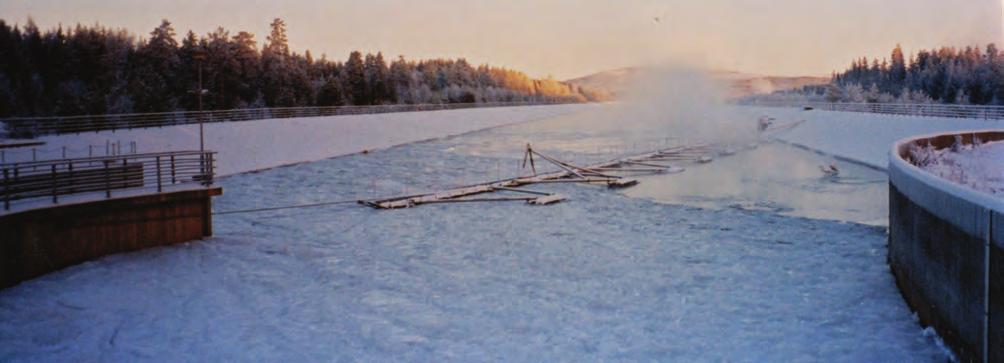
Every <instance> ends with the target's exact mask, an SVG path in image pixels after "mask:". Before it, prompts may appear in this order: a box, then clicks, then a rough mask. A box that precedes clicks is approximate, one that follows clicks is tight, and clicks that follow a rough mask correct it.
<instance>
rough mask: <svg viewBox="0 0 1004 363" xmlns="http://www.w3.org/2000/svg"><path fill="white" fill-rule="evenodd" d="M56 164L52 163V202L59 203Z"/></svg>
mask: <svg viewBox="0 0 1004 363" xmlns="http://www.w3.org/2000/svg"><path fill="white" fill-rule="evenodd" d="M56 189H57V186H56V164H52V203H59V200H58V199H57V198H56Z"/></svg>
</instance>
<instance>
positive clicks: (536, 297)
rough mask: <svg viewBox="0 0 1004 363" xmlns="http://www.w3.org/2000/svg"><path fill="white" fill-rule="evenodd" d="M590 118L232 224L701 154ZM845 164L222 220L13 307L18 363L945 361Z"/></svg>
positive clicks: (555, 123)
mask: <svg viewBox="0 0 1004 363" xmlns="http://www.w3.org/2000/svg"><path fill="white" fill-rule="evenodd" d="M584 118H587V116H583V115H581V114H580V115H568V116H561V117H557V118H553V119H550V120H545V121H539V122H534V123H528V124H521V125H515V126H507V127H503V128H497V129H491V130H484V131H479V132H475V133H471V134H466V135H461V136H457V137H452V138H447V139H440V140H436V141H430V142H423V143H416V144H409V145H404V146H399V147H393V148H390V149H386V150H380V151H376V152H371V153H368V154H354V155H349V156H344V157H338V158H333V159H327V160H322V161H317V162H311V163H304V164H298V165H293V166H288V167H281V168H276V169H270V170H265V171H261V172H257V173H248V174H238V175H234V176H231V177H228V178H225V179H223V180H222V181H221V183H222V185H223V187H224V189H225V195H224V196H222V197H220V198H218V199H217V200H216V206H215V209H216V210H217V211H227V210H239V209H247V208H256V207H268V206H278V205H293V204H305V203H312V202H321V201H337V200H353V199H357V198H360V197H369V196H387V195H396V194H401V193H413V192H417V191H426V190H431V189H436V188H438V187H441V186H456V185H463V184H469V183H472V182H477V181H484V180H488V179H495V178H496V177H500V176H501V177H505V176H511V175H512V174H513V173H515V172H517V170H516V166H517V164H518V162H519V158H520V156H521V151H522V147H523V146H524V145H525V143H526V142H532V143H533V144H534V145H535V147H536V148H538V149H540V150H541V151H544V152H548V153H550V154H554V155H555V156H558V157H559V158H563V159H567V160H573V161H576V162H580V163H587V162H590V161H595V160H601V159H609V158H610V157H612V156H615V155H616V154H623V153H630V152H632V151H633V150H634V151H640V150H641V149H645V148H647V147H650V146H657V145H666V144H670V143H685V142H692V141H693V140H686V138H681V137H679V135H676V137H672V136H671V135H666V134H664V133H662V132H660V130H659V129H658V128H653V129H650V130H646V129H643V128H642V129H639V128H637V127H627V126H625V125H618V124H611V123H603V122H594V121H595V120H584ZM750 126H752V124H750ZM742 127H746V126H742ZM827 162H829V161H828V159H826V158H825V157H823V156H819V155H815V154H812V153H809V152H806V151H803V150H800V149H796V148H792V147H788V146H784V145H777V144H763V145H760V146H759V147H758V148H757V149H755V150H752V151H743V152H740V153H738V154H736V155H733V156H730V157H727V158H721V159H719V160H716V161H715V162H712V163H711V164H707V165H686V166H685V167H686V168H687V169H688V170H687V171H686V172H684V173H682V174H676V175H664V176H652V177H645V178H644V179H642V184H641V185H639V186H638V187H636V188H635V189H629V190H626V191H624V192H614V191H610V190H607V189H605V188H601V187H596V186H583V185H548V186H543V187H533V188H532V189H537V190H548V191H557V192H560V193H562V194H565V195H568V196H569V197H570V199H569V200H568V201H567V202H565V203H561V204H557V205H554V206H547V207H533V206H529V205H525V204H522V203H508V204H456V205H428V206H421V207H418V208H412V209H404V210H393V211H378V210H372V209H369V208H365V207H360V206H357V205H355V204H338V205H331V206H326V207H318V208H309V209H286V210H278V211H270V212H260V213H243V214H226V215H220V216H217V217H216V220H215V223H216V226H215V227H216V228H215V229H216V230H215V232H216V236H215V237H213V238H211V239H208V240H206V241H200V242H194V243H190V244H186V245H181V246H175V247H170V248H161V249H154V250H148V251H143V252H138V253H130V254H123V255H116V256H110V257H107V258H104V259H101V260H98V261H94V262H89V263H85V264H83V265H80V266H75V267H71V268H68V269H65V270H63V271H60V272H57V273H53V274H50V275H47V276H44V277H42V278H38V279H35V280H32V281H29V282H26V283H23V284H21V285H18V286H16V287H14V288H11V289H7V290H4V291H0V361H17V360H72V361H99V360H104V361H135V360H183V361H188V360H202V361H216V360H227V361H232V360H254V361H280V360H283V361H332V360H337V361H392V360H396V361H597V360H604V361H608V360H631V361H638V360H643V361H650V360H661V361H665V360H677V361H723V360H725V361H816V360H827V361H943V360H945V358H946V356H945V354H944V351H943V350H942V349H941V348H939V346H938V342H937V339H936V337H935V336H934V334H933V333H931V332H928V331H924V330H922V329H921V328H920V326H919V325H918V323H917V322H916V319H915V317H914V316H913V315H912V314H911V313H910V311H909V309H908V308H907V306H906V304H905V303H904V301H903V299H902V298H901V297H900V295H899V292H898V291H897V289H896V287H895V285H894V282H893V278H892V275H891V274H890V272H889V269H888V267H887V265H886V264H885V255H886V247H885V240H886V234H885V230H884V228H882V227H875V226H869V225H865V224H859V223H849V222H848V221H851V222H868V223H874V224H881V219H882V216H883V215H884V213H885V212H884V209H882V208H885V206H884V203H885V200H884V189H885V188H886V186H885V183H884V180H882V178H883V176H882V174H880V173H876V172H873V171H871V170H868V169H864V168H861V169H858V168H856V167H851V166H848V167H846V168H845V169H846V173H845V179H842V180H843V181H844V182H846V183H843V184H841V183H840V179H838V180H837V181H833V180H820V178H819V175H818V169H817V173H816V174H813V173H810V172H809V171H807V170H809V169H813V168H815V167H816V166H817V165H816V164H819V163H827ZM761 163H764V164H765V165H763V167H751V168H745V167H744V166H751V165H757V164H761ZM785 190H791V191H792V192H791V193H784V192H783V191H785ZM812 196H818V198H820V199H818V200H813V198H812ZM879 199H881V200H879ZM806 217H813V218H823V219H810V218H806Z"/></svg>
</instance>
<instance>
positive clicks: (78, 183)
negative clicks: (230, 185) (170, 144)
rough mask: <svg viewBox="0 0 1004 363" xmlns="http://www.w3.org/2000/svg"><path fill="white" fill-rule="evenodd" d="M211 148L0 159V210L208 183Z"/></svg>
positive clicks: (211, 170) (212, 170)
mask: <svg viewBox="0 0 1004 363" xmlns="http://www.w3.org/2000/svg"><path fill="white" fill-rule="evenodd" d="M215 164H216V152H214V151H189V150H185V151H171V152H157V153H144V154H130V155H111V156H98V157H86V158H75V159H57V160H45V161H29V162H19V163H5V164H0V178H2V179H0V200H3V204H4V210H5V211H10V209H11V204H12V203H14V202H16V201H20V200H29V199H37V198H52V203H59V198H60V197H61V196H66V195H76V194H84V193H99V192H103V193H104V198H111V197H112V194H113V193H112V192H113V191H116V192H118V191H123V190H125V191H133V190H150V191H153V190H156V192H158V193H160V192H163V191H165V189H169V188H173V187H176V186H179V185H188V186H193V185H202V186H205V187H209V186H212V184H213V182H214V179H215Z"/></svg>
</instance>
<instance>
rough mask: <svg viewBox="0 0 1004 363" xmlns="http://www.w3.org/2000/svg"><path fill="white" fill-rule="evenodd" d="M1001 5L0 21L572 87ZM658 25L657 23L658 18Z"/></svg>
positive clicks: (921, 38)
mask: <svg viewBox="0 0 1004 363" xmlns="http://www.w3.org/2000/svg"><path fill="white" fill-rule="evenodd" d="M1002 1H1004V0H621V1H615V0H578V1H574V0H498V1H487V0H425V1H421V0H368V1H361V0H360V1H349V0H323V1H322V0H286V1H265V0H244V1H240V0H213V1H199V0H160V1H149V0H0V19H4V20H6V21H7V22H8V23H18V24H23V23H24V22H25V20H26V19H27V18H28V16H31V17H33V18H34V19H35V22H36V23H37V24H38V25H39V26H40V27H42V28H50V27H54V26H56V25H58V24H64V25H73V24H76V23H85V24H93V23H96V22H97V23H100V24H103V25H107V26H111V27H116V28H118V27H122V28H126V29H128V30H130V31H132V32H134V33H136V34H139V35H142V36H146V35H147V34H148V33H149V32H150V30H152V29H153V28H154V27H155V26H157V25H158V24H159V23H160V19H162V18H167V19H169V20H170V21H171V22H172V23H173V24H174V26H175V29H176V30H177V31H178V34H179V36H181V35H183V34H184V33H185V32H186V31H187V30H188V29H192V30H194V31H195V32H196V33H197V34H200V35H201V34H205V33H208V32H209V31H211V30H212V29H214V28H216V27H217V26H223V27H224V28H226V29H228V30H230V31H231V33H236V31H239V30H247V31H249V32H251V33H254V34H255V39H256V40H257V41H258V42H259V45H260V44H261V42H262V41H264V40H265V37H266V36H267V35H268V24H269V22H270V21H271V20H272V18H274V17H281V18H283V19H284V20H285V21H286V24H287V28H288V36H289V42H290V46H291V48H292V49H293V50H295V51H297V52H300V53H302V52H303V51H304V50H306V49H310V50H311V52H312V53H313V54H314V56H315V57H318V58H319V57H320V55H321V54H327V56H328V58H338V59H344V58H346V57H348V53H349V52H350V51H352V50H361V51H363V52H367V51H371V52H374V53H375V52H376V51H383V52H384V55H385V56H387V57H388V58H393V57H396V56H397V55H399V54H402V55H405V56H406V57H407V58H411V59H416V58H429V57H465V58H467V59H468V60H469V61H471V62H473V63H490V64H493V65H499V66H506V67H511V68H514V69H519V70H523V71H526V72H527V73H529V74H531V75H532V76H538V77H541V76H547V75H553V76H554V77H555V78H558V79H566V78H573V77H577V76H582V75H586V74H589V73H592V72H596V71H601V70H606V69H612V68H619V67H625V66H632V65H644V64H654V63H662V62H667V61H685V62H688V63H697V64H699V65H702V66H707V67H710V68H715V69H728V70H737V71H742V72H749V73H759V74H772V75H820V76H828V75H829V74H830V72H831V71H833V70H840V69H843V68H844V67H846V65H847V64H849V62H850V60H851V59H852V58H857V57H861V56H867V57H869V58H872V57H879V58H881V57H888V54H889V51H890V50H891V49H892V47H893V46H895V44H896V43H901V44H902V45H903V47H904V50H906V51H907V52H908V53H910V52H914V51H916V50H918V49H922V48H930V47H936V46H941V45H954V46H964V45H977V44H979V45H981V46H983V45H985V44H986V43H989V42H996V43H998V44H999V45H1000V44H1001V43H1004V41H1002V29H1004V27H1002V26H1004V25H1002V24H1004V21H1002V10H1001V2H1002ZM656 17H658V18H659V20H658V21H656V20H655V18H656Z"/></svg>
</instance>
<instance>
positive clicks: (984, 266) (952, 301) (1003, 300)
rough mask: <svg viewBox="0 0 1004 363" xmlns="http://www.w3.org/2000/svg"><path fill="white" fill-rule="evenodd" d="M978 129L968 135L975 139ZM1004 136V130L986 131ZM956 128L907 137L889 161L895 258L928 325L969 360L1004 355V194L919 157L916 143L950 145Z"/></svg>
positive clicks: (985, 135) (903, 286) (986, 136)
mask: <svg viewBox="0 0 1004 363" xmlns="http://www.w3.org/2000/svg"><path fill="white" fill-rule="evenodd" d="M973 135H974V134H973V133H972V132H970V133H967V134H965V135H963V142H966V143H969V142H971V141H972V139H973ZM978 136H979V138H980V139H981V140H984V141H988V140H1004V132H980V133H978ZM955 139H956V138H955V135H954V134H942V135H931V136H926V137H918V138H913V139H909V140H904V141H901V142H899V143H897V144H896V146H894V148H893V150H892V153H891V155H890V161H889V256H888V259H889V265H890V267H891V269H892V271H893V274H894V275H895V276H896V283H897V285H898V286H899V288H900V290H901V291H902V293H903V296H904V297H905V298H906V300H907V302H908V303H909V304H910V306H911V307H912V308H913V309H914V310H915V311H916V312H917V315H918V316H919V317H920V320H921V322H922V323H924V324H925V325H931V326H934V327H935V329H937V331H938V333H939V335H941V337H942V338H943V339H944V340H945V342H946V343H948V345H949V346H951V347H952V348H953V349H954V350H955V351H956V353H957V354H958V355H959V357H960V358H962V359H963V360H965V361H991V362H1004V290H1002V284H1004V281H1002V280H1004V199H1000V198H997V197H993V196H990V195H987V194H984V193H981V192H977V191H975V190H972V189H969V188H967V187H963V186H961V185H957V184H954V183H952V182H949V181H947V180H943V179H940V178H939V177H936V176H934V175H933V174H930V173H927V172H925V171H923V170H920V169H919V168H917V167H916V166H914V165H913V164H912V163H911V160H910V155H909V151H908V150H909V146H910V145H911V144H918V145H933V146H934V147H936V148H945V147H950V146H951V145H952V144H953V143H954V142H955Z"/></svg>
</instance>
